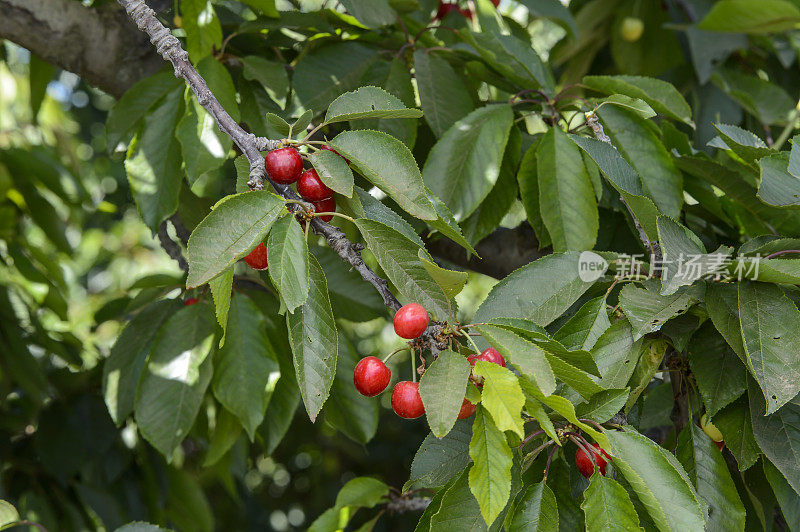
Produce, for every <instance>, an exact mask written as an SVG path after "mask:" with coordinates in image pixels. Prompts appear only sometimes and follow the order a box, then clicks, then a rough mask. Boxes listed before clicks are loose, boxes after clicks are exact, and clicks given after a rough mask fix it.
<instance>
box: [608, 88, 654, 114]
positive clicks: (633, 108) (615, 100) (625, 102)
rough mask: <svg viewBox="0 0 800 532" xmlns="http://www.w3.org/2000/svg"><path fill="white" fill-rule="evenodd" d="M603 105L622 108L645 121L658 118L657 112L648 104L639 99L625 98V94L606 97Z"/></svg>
mask: <svg viewBox="0 0 800 532" xmlns="http://www.w3.org/2000/svg"><path fill="white" fill-rule="evenodd" d="M603 104H610V105H614V106H616V107H621V108H622V109H625V110H627V111H628V112H630V113H632V114H634V115H636V116H637V117H638V118H641V119H643V120H647V119H648V118H653V117H654V116H656V112H655V111H653V108H652V107H650V106H649V105H647V102H645V101H644V100H641V99H639V98H631V97H630V96H625V95H624V94H612V95H611V96H608V97H606V98H605V99H604V100H603V102H602V103H601V104H600V106H602V105H603ZM598 108H599V107H598Z"/></svg>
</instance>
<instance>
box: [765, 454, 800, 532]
mask: <svg viewBox="0 0 800 532" xmlns="http://www.w3.org/2000/svg"><path fill="white" fill-rule="evenodd" d="M762 464H763V466H764V476H765V477H767V481H768V482H769V485H770V487H772V492H773V493H774V494H775V498H776V499H777V500H778V505H779V506H780V507H781V513H782V514H783V518H784V519H785V520H786V522H787V523H798V522H800V496H798V495H797V492H796V491H794V489H792V487H791V486H790V485H789V483H788V482H786V478H784V476H783V475H782V474H781V472H780V471H778V469H777V468H776V467H775V466H774V465H772V462H770V461H769V460H763V461H762ZM789 529H790V530H791V529H792V527H791V526H790V527H789Z"/></svg>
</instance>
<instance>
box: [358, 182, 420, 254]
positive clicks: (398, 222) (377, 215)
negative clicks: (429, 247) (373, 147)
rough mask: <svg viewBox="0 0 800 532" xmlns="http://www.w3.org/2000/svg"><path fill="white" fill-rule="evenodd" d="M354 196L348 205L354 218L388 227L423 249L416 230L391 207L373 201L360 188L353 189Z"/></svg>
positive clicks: (368, 194) (375, 200) (370, 196)
mask: <svg viewBox="0 0 800 532" xmlns="http://www.w3.org/2000/svg"><path fill="white" fill-rule="evenodd" d="M354 190H355V193H356V195H355V196H354V197H353V201H350V202H349V203H348V207H349V209H350V211H351V212H350V213H349V214H351V215H352V216H353V217H354V218H369V219H370V220H375V221H376V222H381V223H382V224H385V225H388V226H389V227H391V228H392V229H394V230H396V231H398V232H400V233H402V234H403V236H405V237H407V238H408V239H409V240H411V241H412V242H414V243H415V244H416V245H417V246H419V247H420V248H424V247H425V243H424V242H423V241H422V238H420V236H419V234H417V231H416V229H414V227H412V226H411V224H410V223H408V222H407V221H406V220H405V218H403V217H402V216H400V215H399V214H397V213H396V212H395V211H394V210H392V208H391V207H389V206H388V205H386V204H384V203H383V202H382V201H379V200H377V199H375V198H374V197H373V196H372V195H371V194H370V193H369V192H367V191H366V190H364V189H363V188H361V187H355V188H354Z"/></svg>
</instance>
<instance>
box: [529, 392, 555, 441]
mask: <svg viewBox="0 0 800 532" xmlns="http://www.w3.org/2000/svg"><path fill="white" fill-rule="evenodd" d="M523 393H524V392H523ZM525 413H526V414H528V415H529V416H532V417H533V418H534V419H536V422H537V423H539V427H541V428H542V430H544V432H545V434H547V435H548V436H549V437H550V439H552V440H553V441H554V442H556V444H557V445H561V440H559V438H558V433H557V432H556V428H555V426H554V425H553V421H552V420H551V419H550V416H549V415H548V414H547V411H546V410H545V409H544V405H542V403H541V402H539V401H537V400H536V399H533V398H532V397H527V396H526V397H525Z"/></svg>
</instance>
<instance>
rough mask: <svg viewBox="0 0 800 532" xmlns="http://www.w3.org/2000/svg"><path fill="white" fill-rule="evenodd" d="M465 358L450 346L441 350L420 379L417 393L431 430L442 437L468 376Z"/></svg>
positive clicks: (455, 412)
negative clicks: (423, 406) (450, 348)
mask: <svg viewBox="0 0 800 532" xmlns="http://www.w3.org/2000/svg"><path fill="white" fill-rule="evenodd" d="M470 370H471V368H470V365H469V362H467V359H466V358H465V357H464V356H462V355H460V354H458V353H454V352H453V351H450V350H445V351H441V352H440V353H439V356H438V357H437V358H436V360H434V361H433V363H432V364H431V365H430V366H428V368H427V369H426V370H425V373H424V374H423V375H422V378H420V380H419V395H420V397H422V403H423V404H424V405H425V415H426V417H427V418H428V425H430V427H431V432H433V435H434V436H436V437H437V438H442V437H444V436H446V435H447V433H448V432H450V429H452V428H453V425H454V424H455V422H456V417H457V416H458V412H459V410H461V403H462V402H463V400H464V393H465V392H466V389H467V381H468V380H469V374H470Z"/></svg>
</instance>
